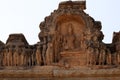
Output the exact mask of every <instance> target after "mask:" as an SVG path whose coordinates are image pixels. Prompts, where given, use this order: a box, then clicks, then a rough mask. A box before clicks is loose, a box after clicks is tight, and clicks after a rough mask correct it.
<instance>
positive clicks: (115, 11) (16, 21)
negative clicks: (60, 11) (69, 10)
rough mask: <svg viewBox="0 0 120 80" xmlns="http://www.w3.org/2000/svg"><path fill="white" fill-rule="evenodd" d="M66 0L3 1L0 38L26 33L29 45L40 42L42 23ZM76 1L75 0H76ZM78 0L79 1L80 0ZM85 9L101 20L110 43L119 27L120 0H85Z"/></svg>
mask: <svg viewBox="0 0 120 80" xmlns="http://www.w3.org/2000/svg"><path fill="white" fill-rule="evenodd" d="M61 1H65V0H0V40H1V41H3V42H4V43H5V42H6V40H7V39H8V36H9V34H12V33H23V34H24V35H25V37H26V39H27V41H28V42H29V43H30V44H35V43H37V42H38V41H39V39H38V33H39V32H40V29H39V24H40V22H42V21H43V20H44V18H45V17H46V16H49V15H50V13H51V12H53V11H54V10H55V9H57V8H58V4H59V3H60V2H61ZM73 1H74V0H73ZM78 1H79V0H78ZM86 2H87V4H86V6H87V9H86V10H85V12H86V13H87V14H89V15H90V16H91V17H93V18H94V19H95V20H96V21H101V22H102V31H103V34H104V35H105V37H104V40H103V42H105V43H111V41H112V36H113V32H114V31H115V32H118V31H119V30H120V9H119V8H120V0H86Z"/></svg>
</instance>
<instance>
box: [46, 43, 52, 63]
mask: <svg viewBox="0 0 120 80" xmlns="http://www.w3.org/2000/svg"><path fill="white" fill-rule="evenodd" d="M52 63H53V45H52V43H48V48H47V51H46V64H47V65H51V64H52Z"/></svg>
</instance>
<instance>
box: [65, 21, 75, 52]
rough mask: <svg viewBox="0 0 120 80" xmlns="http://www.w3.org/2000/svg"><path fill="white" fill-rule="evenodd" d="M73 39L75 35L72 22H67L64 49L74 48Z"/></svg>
mask: <svg viewBox="0 0 120 80" xmlns="http://www.w3.org/2000/svg"><path fill="white" fill-rule="evenodd" d="M74 40H75V36H74V34H73V28H72V24H71V23H70V24H68V35H67V36H66V42H67V43H66V49H67V50H73V49H74Z"/></svg>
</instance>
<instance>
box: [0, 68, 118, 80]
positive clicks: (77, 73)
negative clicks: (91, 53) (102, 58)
mask: <svg viewBox="0 0 120 80" xmlns="http://www.w3.org/2000/svg"><path fill="white" fill-rule="evenodd" d="M0 78H1V79H0V80H2V79H3V78H4V79H8V80H10V78H14V79H15V78H21V80H22V79H23V78H25V79H26V80H27V79H29V78H31V79H32V78H36V79H37V78H39V79H42V78H45V80H53V79H54V80H57V79H63V80H66V79H67V78H68V79H71V80H72V79H75V80H79V79H83V80H86V78H89V79H87V80H94V78H101V80H105V79H108V78H111V79H109V80H112V79H115V78H116V79H120V68H119V67H117V68H113V67H112V68H109V69H98V68H97V69H95V68H94V69H91V68H88V67H81V66H76V67H71V68H63V67H58V66H35V67H32V68H30V69H26V70H22V69H21V70H14V69H11V70H10V69H9V70H0ZM23 80H24V79H23ZM29 80H30V79H29Z"/></svg>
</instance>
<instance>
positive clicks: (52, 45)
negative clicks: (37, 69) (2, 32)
mask: <svg viewBox="0 0 120 80" xmlns="http://www.w3.org/2000/svg"><path fill="white" fill-rule="evenodd" d="M85 9H86V2H85V1H66V2H61V3H60V4H59V7H58V9H57V10H54V12H52V13H51V14H50V15H49V16H47V17H45V20H44V21H43V22H41V23H40V26H39V27H40V30H41V32H40V33H39V39H40V41H39V42H38V43H37V44H34V45H29V44H28V42H27V41H26V39H25V37H24V35H23V34H11V35H9V38H8V40H7V42H6V44H4V43H2V42H0V66H1V67H2V68H4V67H9V66H15V67H17V66H20V67H31V66H46V65H47V66H64V67H66V66H67V67H73V66H87V67H91V66H108V67H109V66H119V65H120V39H119V38H120V32H114V34H113V42H112V43H111V44H105V43H104V42H102V40H103V38H104V35H103V33H102V31H101V28H102V26H101V22H100V21H95V20H94V19H93V18H92V17H91V16H89V15H88V14H86V13H85V11H84V10H85Z"/></svg>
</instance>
